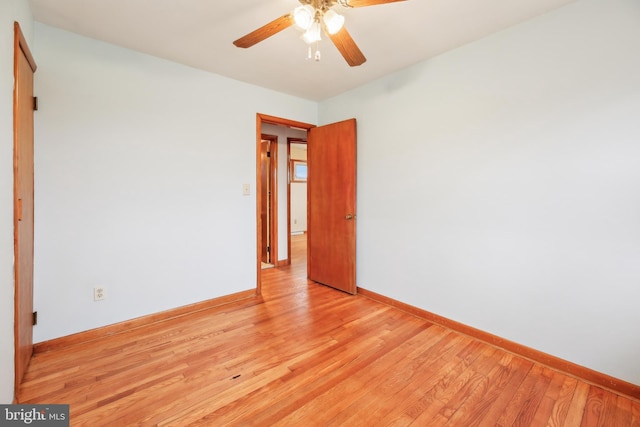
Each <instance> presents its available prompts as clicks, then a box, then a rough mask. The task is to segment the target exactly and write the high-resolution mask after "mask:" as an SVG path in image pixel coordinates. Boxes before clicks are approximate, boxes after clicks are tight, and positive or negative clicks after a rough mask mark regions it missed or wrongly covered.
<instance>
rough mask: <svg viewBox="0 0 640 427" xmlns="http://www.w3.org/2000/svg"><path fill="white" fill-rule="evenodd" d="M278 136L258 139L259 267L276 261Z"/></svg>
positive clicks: (266, 136)
mask: <svg viewBox="0 0 640 427" xmlns="http://www.w3.org/2000/svg"><path fill="white" fill-rule="evenodd" d="M277 148H278V137H277V136H275V135H264V134H263V135H262V136H261V141H260V186H261V191H260V194H261V196H260V218H261V221H260V222H261V224H262V227H261V228H262V229H261V230H260V234H261V236H262V239H261V241H262V244H261V247H260V251H261V255H260V263H261V265H260V268H261V269H265V268H273V267H275V265H276V263H277V261H278V210H277V207H278V198H277V195H278V191H277V189H278V149H277Z"/></svg>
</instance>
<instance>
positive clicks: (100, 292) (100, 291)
mask: <svg viewBox="0 0 640 427" xmlns="http://www.w3.org/2000/svg"><path fill="white" fill-rule="evenodd" d="M105 298H107V294H106V292H105V290H104V288H102V287H100V288H93V300H94V301H102V300H104V299H105Z"/></svg>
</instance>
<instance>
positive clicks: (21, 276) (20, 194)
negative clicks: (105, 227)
mask: <svg viewBox="0 0 640 427" xmlns="http://www.w3.org/2000/svg"><path fill="white" fill-rule="evenodd" d="M14 29H15V47H14V50H15V54H14V55H15V56H14V61H15V64H14V70H15V87H14V95H13V116H14V124H13V126H14V127H13V133H14V140H13V143H14V149H13V180H14V202H13V206H14V211H13V212H14V214H13V226H14V257H15V261H14V265H15V272H14V274H15V308H14V310H15V312H14V315H15V323H14V328H15V330H14V338H15V388H16V393H17V390H18V386H19V385H20V381H21V380H22V377H23V375H24V373H25V371H26V370H27V366H28V365H29V361H30V360H31V355H32V353H33V324H34V317H35V316H34V314H33V110H34V106H35V102H34V98H33V73H34V72H35V70H36V64H35V62H34V60H33V57H32V56H31V53H30V51H29V48H28V46H27V43H26V41H25V39H24V36H23V35H22V31H21V30H20V25H18V23H17V22H16V23H15V25H14Z"/></svg>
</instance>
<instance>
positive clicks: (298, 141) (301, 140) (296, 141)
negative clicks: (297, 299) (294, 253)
mask: <svg viewBox="0 0 640 427" xmlns="http://www.w3.org/2000/svg"><path fill="white" fill-rule="evenodd" d="M291 144H305V145H306V144H307V140H306V139H305V138H292V137H288V138H287V162H288V166H289V168H288V174H287V177H288V179H287V259H288V260H289V264H290V263H291V166H290V165H291V160H292V159H291ZM308 204H309V199H308V198H307V205H308ZM308 209H309V206H307V210H308Z"/></svg>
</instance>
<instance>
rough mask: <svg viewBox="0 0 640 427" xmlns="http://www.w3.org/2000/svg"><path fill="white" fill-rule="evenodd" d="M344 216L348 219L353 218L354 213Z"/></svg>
mask: <svg viewBox="0 0 640 427" xmlns="http://www.w3.org/2000/svg"><path fill="white" fill-rule="evenodd" d="M344 218H345V219H346V220H347V221H348V220H350V219H353V215H351V214H347V216H345V217H344Z"/></svg>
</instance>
